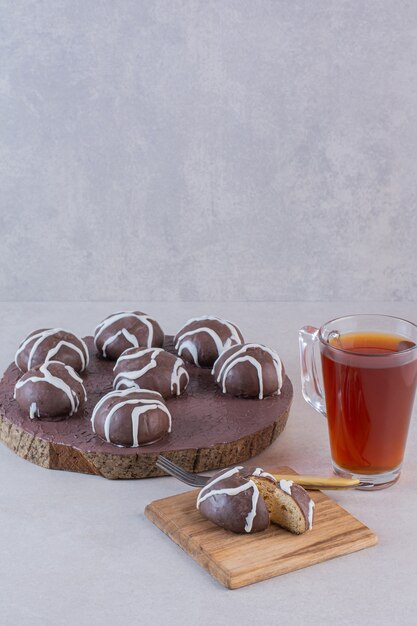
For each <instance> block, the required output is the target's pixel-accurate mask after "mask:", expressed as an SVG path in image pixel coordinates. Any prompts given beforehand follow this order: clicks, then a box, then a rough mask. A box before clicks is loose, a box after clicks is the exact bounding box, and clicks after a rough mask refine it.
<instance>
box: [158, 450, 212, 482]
mask: <svg viewBox="0 0 417 626" xmlns="http://www.w3.org/2000/svg"><path fill="white" fill-rule="evenodd" d="M156 465H157V466H158V467H159V468H161V469H163V470H164V471H165V472H167V473H168V474H171V476H174V477H175V478H178V480H181V481H182V482H184V483H186V484H188V485H191V486H194V487H201V486H202V485H203V484H205V483H206V482H207V480H208V479H207V478H206V477H205V476H201V475H200V474H192V473H191V472H188V471H187V470H185V469H183V468H182V467H180V466H179V465H176V464H175V463H174V462H173V461H171V460H170V459H167V458H166V457H164V456H162V455H160V456H158V458H157V460H156Z"/></svg>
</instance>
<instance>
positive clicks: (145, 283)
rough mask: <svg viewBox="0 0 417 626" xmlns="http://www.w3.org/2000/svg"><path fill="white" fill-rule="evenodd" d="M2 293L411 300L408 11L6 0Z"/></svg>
mask: <svg viewBox="0 0 417 626" xmlns="http://www.w3.org/2000/svg"><path fill="white" fill-rule="evenodd" d="M0 30H1V32H0V48H1V58H0V67H1V73H0V125H1V130H0V176H1V180H0V189H1V193H0V237H1V239H0V244H1V245H0V300H3V301H4V300H21V301H26V300H28V301H31V300H32V301H35V300H61V301H68V300H109V301H110V300H133V301H141V300H147V301H157V300H166V301H175V300H185V301H190V300H194V301H201V300H218V301H221V300H225V301H232V300H242V301H244V300H248V301H258V300H272V301H283V300H320V299H321V300H324V299H325V300H335V301H338V300H342V299H343V300H349V301H355V300H362V301H364V300H365V301H366V300H368V301H370V300H376V299H379V300H414V299H415V298H416V287H417V274H416V268H417V245H416V241H415V239H416V234H417V232H416V231H417V228H416V224H417V215H416V196H417V193H416V172H417V170H416V155H417V80H416V67H417V2H415V1H414V0H408V1H405V0H395V1H394V0H350V1H346V0H314V1H312V0H291V1H289V0H274V1H272V0H271V1H269V0H225V1H223V0H211V1H210V0H201V1H196V0H194V1H193V0H182V1H181V0H147V1H145V0H118V1H114V0H1V1H0Z"/></svg>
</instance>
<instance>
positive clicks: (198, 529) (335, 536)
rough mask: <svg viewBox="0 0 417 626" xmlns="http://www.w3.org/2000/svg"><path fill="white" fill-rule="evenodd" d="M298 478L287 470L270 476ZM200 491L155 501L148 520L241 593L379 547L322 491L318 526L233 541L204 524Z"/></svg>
mask: <svg viewBox="0 0 417 626" xmlns="http://www.w3.org/2000/svg"><path fill="white" fill-rule="evenodd" d="M268 471H272V472H273V473H276V474H290V473H292V474H294V473H295V472H294V470H292V469H291V468H289V467H279V468H277V469H273V470H268ZM197 493H198V490H192V491H187V492H185V493H181V494H178V495H176V496H171V497H168V498H163V499H162V500H155V501H154V502H151V503H150V504H148V506H147V507H146V509H145V515H146V517H148V519H150V520H151V522H153V523H154V524H155V525H156V526H158V528H160V529H161V530H162V531H163V532H164V533H165V534H166V535H168V537H170V538H171V539H172V540H173V541H175V543H176V544H178V545H179V546H180V547H181V548H182V549H183V550H185V552H187V553H188V554H189V555H190V556H191V557H192V558H193V559H194V560H195V561H197V563H199V564H200V565H201V566H202V567H204V568H205V569H206V570H207V571H208V572H210V574H211V575H212V576H214V577H215V578H217V580H218V581H219V582H220V583H222V584H223V585H225V587H228V588H229V589H237V588H238V587H244V586H245V585H250V584H252V583H256V582H259V581H261V580H265V579H267V578H272V577H273V576H279V575H280V574H285V573H287V572H291V571H294V570H297V569H301V568H302V567H308V566H309V565H314V564H315V563H320V562H321V561H327V560H328V559H333V558H334V557H337V556H342V555H344V554H349V553H350V552H356V551H357V550H362V549H363V548H368V547H370V546H373V545H375V544H376V543H377V541H378V538H377V536H376V535H375V533H374V532H372V530H370V529H369V528H368V527H367V526H365V525H364V524H362V522H360V521H359V520H358V519H356V518H355V517H353V515H351V514H350V513H348V511H345V509H342V507H341V506H339V505H338V504H336V502H335V501H334V500H332V499H331V498H329V497H328V496H327V495H325V494H324V493H322V492H320V491H310V495H311V497H312V498H313V500H314V501H315V504H316V506H315V518H314V526H313V529H312V530H311V531H308V532H306V533H304V534H303V535H292V534H291V533H289V532H288V531H286V530H283V529H281V528H279V527H278V526H275V525H273V524H271V526H270V527H269V529H267V530H265V531H264V532H261V533H255V534H253V535H235V534H234V533H231V532H228V531H226V530H223V529H222V528H219V527H218V526H215V525H214V524H212V523H211V522H209V521H207V520H205V519H204V518H203V517H202V516H201V515H200V513H199V512H198V511H197V510H196V508H195V501H196V497H197Z"/></svg>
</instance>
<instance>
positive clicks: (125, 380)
mask: <svg viewBox="0 0 417 626" xmlns="http://www.w3.org/2000/svg"><path fill="white" fill-rule="evenodd" d="M162 352H165V350H164V349H163V348H144V349H143V348H142V349H140V350H135V351H134V352H132V353H131V354H126V355H123V354H122V355H121V356H120V357H119V358H118V359H117V362H116V365H115V366H114V368H113V370H115V369H116V367H117V366H118V365H119V364H120V362H121V361H125V360H128V359H134V358H138V359H139V358H141V357H143V356H146V355H149V356H150V359H149V362H148V363H146V365H144V366H143V367H142V368H141V369H139V370H134V371H130V372H128V371H123V372H119V374H117V375H116V377H115V379H114V382H113V385H114V388H115V389H119V388H120V387H121V386H122V385H125V386H126V387H130V388H133V387H137V388H138V389H140V388H141V387H140V378H141V377H142V376H143V375H144V374H146V373H147V372H149V371H150V370H151V369H153V368H154V367H157V359H158V356H159V355H160V354H161V353H162ZM183 375H185V376H186V378H187V383H186V384H188V381H189V376H188V372H187V370H186V369H185V367H184V361H183V360H182V359H180V358H179V357H178V358H177V359H176V361H175V362H174V365H173V368H172V373H171V387H170V388H171V393H172V394H174V393H175V394H176V395H177V396H179V395H180V393H181V388H180V379H181V376H183ZM175 387H176V389H175V390H174V388H175Z"/></svg>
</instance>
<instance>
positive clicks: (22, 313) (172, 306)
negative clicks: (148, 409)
mask: <svg viewBox="0 0 417 626" xmlns="http://www.w3.org/2000/svg"><path fill="white" fill-rule="evenodd" d="M123 308H128V310H131V309H132V308H140V309H141V310H145V311H147V312H148V313H150V314H152V315H154V316H155V317H157V319H158V320H159V321H160V322H161V325H162V326H163V328H164V329H165V330H166V332H168V333H172V332H175V330H176V329H177V328H178V327H179V326H180V325H181V324H182V323H183V322H184V321H185V320H186V319H188V318H189V317H192V316H194V315H200V314H204V313H212V314H215V315H221V316H225V317H227V318H229V319H231V320H233V321H235V322H236V323H238V324H239V325H240V327H241V328H242V331H243V333H244V336H245V338H246V339H247V340H250V341H260V342H263V343H266V344H268V345H270V346H272V347H274V348H276V349H277V350H278V351H279V353H280V355H281V357H282V359H283V361H284V362H285V367H286V370H287V372H288V374H289V376H290V378H291V379H292V381H293V383H294V388H295V389H294V391H295V394H294V403H293V407H292V410H291V414H290V418H289V421H288V425H287V428H286V429H285V431H284V433H283V434H282V435H281V436H280V437H279V439H278V440H277V441H276V442H275V443H274V444H273V445H272V446H271V447H270V448H269V449H268V450H266V451H265V452H264V453H263V454H262V455H260V456H259V457H258V458H257V459H256V462H257V463H259V464H261V465H263V466H264V467H266V468H268V467H269V466H272V465H277V464H283V465H291V466H292V467H294V468H295V469H296V470H297V471H299V472H309V473H310V472H311V473H313V472H317V473H318V472H320V473H324V474H327V473H329V472H330V462H329V446H328V439H327V430H326V421H325V419H323V418H322V417H321V416H320V415H318V414H317V413H315V412H314V411H313V410H312V409H310V408H309V407H308V406H307V405H306V404H305V402H304V400H303V399H302V396H301V391H300V382H299V367H298V340H297V331H298V328H299V327H300V326H303V325H305V324H313V325H320V324H321V323H323V322H325V321H326V320H328V319H331V318H332V317H335V316H338V315H343V314H348V313H355V312H379V313H389V314H394V315H398V316H401V317H405V318H407V319H410V320H412V321H416V319H417V305H415V304H412V303H408V304H405V303H376V302H373V303H361V304H358V303H356V304H351V303H338V304H334V303H250V304H248V303H214V302H211V303H201V302H199V303H193V302H189V303H181V304H179V303H158V302H153V303H147V302H140V303H129V302H117V303H112V302H106V303H102V302H101V303H99V302H97V303H24V302H22V303H13V304H12V303H2V304H1V310H2V317H3V323H2V334H1V339H2V351H1V363H0V365H1V367H2V369H4V368H5V367H6V366H7V365H8V363H9V362H10V361H11V360H12V359H13V357H14V352H15V349H16V347H17V345H18V343H19V341H20V340H21V339H22V338H23V337H24V336H25V335H26V334H27V333H28V332H30V331H31V330H33V329H35V328H39V327H45V326H46V327H48V326H62V327H66V328H68V329H69V330H73V331H74V332H76V333H79V334H82V335H87V334H91V332H92V329H93V328H94V326H95V324H96V323H98V322H99V321H100V319H101V318H102V317H104V316H106V315H108V314H109V313H112V312H114V311H116V310H120V309H123ZM416 438H417V431H416V427H415V416H414V420H413V423H412V425H411V432H410V436H409V441H408V447H407V453H406V459H405V465H404V469H403V474H402V478H401V480H400V482H399V483H398V484H397V485H396V486H395V487H393V488H391V489H388V490H385V491H380V492H376V493H364V492H358V491H350V492H338V493H337V494H334V495H333V497H334V498H335V500H336V501H337V502H339V503H340V504H341V505H342V506H343V507H345V508H347V509H349V510H350V511H351V512H352V513H353V514H354V515H355V516H357V517H358V518H359V519H361V520H362V521H363V522H364V523H366V524H367V525H369V526H370V527H371V528H372V529H374V530H375V531H376V533H377V534H378V536H379V544H378V545H377V546H376V547H373V548H370V549H367V550H364V551H362V552H357V553H355V554H352V555H349V556H345V557H341V558H338V559H334V560H332V561H327V562H325V563H321V564H319V565H315V566H313V567H310V568H307V569H304V570H300V571H297V572H293V573H291V574H287V575H285V576H281V577H278V578H275V579H272V580H269V581H265V582H261V583H258V584H256V585H252V586H250V587H246V588H243V589H240V590H235V591H228V590H226V589H224V588H223V587H222V586H220V585H219V584H218V583H217V582H216V581H215V580H214V579H212V578H211V577H210V576H209V575H208V574H207V573H206V572H205V571H204V570H203V569H201V568H200V567H199V566H198V565H197V564H196V563H195V562H194V561H193V560H192V559H191V558H190V557H189V556H188V555H187V554H185V553H184V552H182V551H181V549H180V548H178V547H177V546H176V545H175V544H174V543H173V542H171V541H170V540H169V539H168V538H167V537H166V536H165V535H163V534H162V533H161V532H160V531H159V530H158V529H157V528H156V527H154V526H153V525H152V524H151V523H150V522H149V521H148V520H147V519H146V518H145V517H144V514H143V510H144V507H145V505H146V504H147V503H148V502H150V501H151V500H154V499H157V498H162V497H165V496H169V495H172V494H175V493H179V492H180V491H183V490H184V486H182V485H181V484H179V483H177V482H176V481H175V480H174V479H171V478H157V479H148V480H140V481H107V480H105V479H103V478H100V477H96V476H86V475H82V474H72V473H69V472H58V471H49V470H46V469H42V468H40V467H37V466H36V465H32V464H31V463H28V462H27V461H24V460H22V459H20V458H18V457H17V456H15V455H14V454H13V453H12V452H10V451H9V450H8V449H7V448H5V447H4V446H0V475H1V481H0V495H1V499H0V562H1V584H0V624H1V626H9V625H11V626H12V625H13V626H26V625H29V624H30V625H36V626H37V625H39V626H49V625H50V624H51V625H54V626H65V625H66V624H71V625H72V626H73V625H74V624H76V625H79V626H83V625H84V624H86V625H87V624H88V625H94V626H96V625H100V626H101V625H107V624H109V625H110V624H112V625H116V626H118V625H119V624H130V623H134V624H153V625H154V626H157V625H159V624H161V625H162V624H166V625H168V626H171V625H173V626H175V625H177V624H178V625H180V624H181V625H187V624H194V623H197V624H199V625H200V626H204V625H206V624H207V625H209V624H210V626H212V625H222V624H232V623H238V624H239V626H245V625H246V624H247V625H251V626H253V624H255V623H260V624H274V623H279V624H282V625H285V626H287V625H291V624H309V625H310V626H311V625H313V624H336V625H339V624H340V625H343V624H349V625H351V624H358V625H360V626H363V625H367V624H372V625H373V624H375V625H377V624H378V625H382V624H416V623H417V617H416V615H417V593H416V574H417V566H416V563H417V541H416V540H417V524H416V519H417V500H416V493H417V492H416V484H417V481H416V470H417V459H416V456H417V455H416V453H417V439H416Z"/></svg>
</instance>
